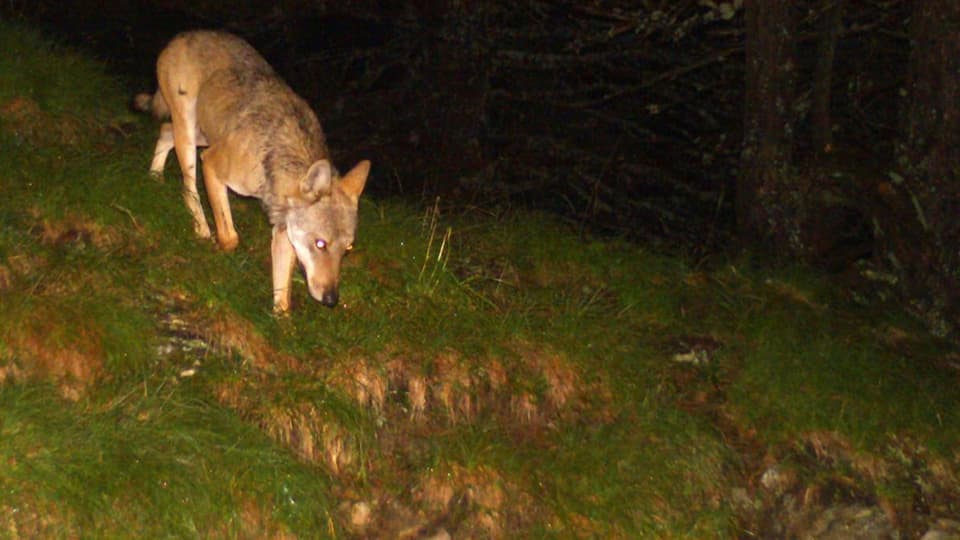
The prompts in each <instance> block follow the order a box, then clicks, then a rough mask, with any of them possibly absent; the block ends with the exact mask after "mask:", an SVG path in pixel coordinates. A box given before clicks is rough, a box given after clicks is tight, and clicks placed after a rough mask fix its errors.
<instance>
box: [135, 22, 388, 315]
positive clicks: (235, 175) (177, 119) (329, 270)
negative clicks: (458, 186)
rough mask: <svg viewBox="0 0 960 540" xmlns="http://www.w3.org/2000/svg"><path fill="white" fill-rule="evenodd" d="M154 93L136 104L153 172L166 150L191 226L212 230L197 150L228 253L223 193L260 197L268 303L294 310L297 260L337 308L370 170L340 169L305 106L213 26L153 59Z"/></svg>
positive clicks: (201, 232)
mask: <svg viewBox="0 0 960 540" xmlns="http://www.w3.org/2000/svg"><path fill="white" fill-rule="evenodd" d="M157 86H158V90H157V91H156V93H155V94H154V95H153V96H152V98H151V97H150V96H149V95H140V96H137V98H136V100H135V101H136V105H137V106H138V107H139V108H141V109H150V110H152V112H153V113H154V115H156V116H157V117H159V118H161V119H165V118H166V117H169V118H170V122H165V123H163V124H162V125H161V127H160V136H159V138H158V139H157V144H156V148H155V150H154V154H153V161H152V163H151V165H150V172H151V173H152V174H154V175H157V176H162V175H163V168H164V165H165V164H166V161H167V155H168V154H169V153H170V150H171V149H172V150H175V152H176V156H177V160H178V161H179V162H180V170H181V171H182V173H183V198H184V202H185V203H186V205H187V208H188V209H189V211H190V213H191V215H192V216H193V229H194V232H195V233H196V234H197V236H199V237H201V238H209V237H210V228H209V226H208V224H207V219H206V216H205V215H204V212H203V206H202V205H201V203H200V196H199V194H198V192H197V171H196V158H197V147H198V146H199V147H206V149H205V150H203V152H202V154H201V157H202V161H203V180H204V185H205V187H206V191H207V198H208V199H209V201H210V209H211V212H212V213H213V221H214V224H215V225H216V233H217V243H218V244H219V245H220V247H221V248H222V249H223V250H224V251H230V250H233V249H234V248H236V247H237V244H238V242H239V236H238V235H237V231H236V229H234V226H233V217H232V215H231V213H230V200H229V198H228V190H229V191H233V192H234V193H236V194H238V195H242V196H248V197H255V198H257V199H259V200H260V201H261V202H262V204H263V207H264V209H265V210H266V213H267V216H268V217H269V220H270V224H271V225H272V226H273V231H272V241H271V248H270V249H271V259H272V266H273V310H274V312H275V313H277V314H284V313H287V312H288V311H289V309H290V286H291V281H292V277H293V270H294V268H295V267H296V261H299V262H300V265H301V266H303V269H304V272H305V274H306V278H307V285H308V289H309V291H310V295H311V296H313V298H314V299H316V300H318V301H320V302H321V303H322V304H323V305H325V306H329V307H333V306H335V305H337V301H338V296H339V293H338V290H339V281H340V263H341V260H342V259H343V256H344V254H346V253H347V252H348V251H350V250H351V249H352V247H353V241H354V236H355V234H356V229H357V205H358V201H359V198H360V194H361V193H362V192H363V188H364V185H365V184H366V181H367V177H368V175H369V173H370V161H368V160H363V161H360V162H359V163H358V164H357V165H356V166H354V167H353V169H351V170H350V171H349V172H348V173H346V174H345V175H342V176H341V175H340V174H339V173H338V172H337V169H336V168H334V167H333V165H332V164H331V162H330V152H329V150H328V149H327V144H326V138H325V136H324V133H323V130H322V128H321V126H320V122H319V120H317V117H316V115H315V114H314V113H313V111H312V110H311V108H310V106H309V105H307V103H306V102H305V101H304V100H303V99H301V98H300V97H299V96H298V95H297V94H296V93H294V91H293V90H291V89H290V87H289V86H287V84H286V83H285V82H283V80H282V79H281V78H280V77H279V76H278V75H277V74H276V73H275V72H274V70H273V68H272V67H271V66H270V64H268V63H267V61H266V60H264V58H263V57H262V56H260V54H259V53H257V51H256V50H255V49H254V48H253V47H252V46H251V45H250V44H248V43H247V42H246V41H244V40H243V39H241V38H240V37H237V36H235V35H232V34H228V33H226V32H220V31H212V30H196V31H191V32H185V33H182V34H179V35H177V36H176V37H174V38H173V39H172V40H171V41H170V43H169V44H168V45H167V46H166V48H164V49H163V51H162V52H161V53H160V56H159V57H158V59H157Z"/></svg>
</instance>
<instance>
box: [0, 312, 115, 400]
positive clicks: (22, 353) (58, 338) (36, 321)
mask: <svg viewBox="0 0 960 540" xmlns="http://www.w3.org/2000/svg"><path fill="white" fill-rule="evenodd" d="M0 335H2V337H3V343H4V344H5V346H4V347H0V383H3V382H5V381H8V380H9V381H24V380H43V381H49V382H52V383H53V384H55V385H56V386H57V388H58V390H59V391H60V394H61V395H63V396H64V397H65V398H67V399H71V400H77V399H79V398H80V397H81V396H82V395H83V394H84V393H85V391H86V390H87V389H88V388H89V387H90V386H91V385H92V384H93V383H94V382H95V381H96V380H97V379H98V378H99V377H100V376H101V375H102V374H103V359H104V352H103V346H102V337H101V332H100V329H99V328H97V327H96V326H95V325H94V324H93V323H92V322H90V321H66V320H63V319H62V317H61V316H60V314H58V313H54V312H53V311H52V310H51V309H50V308H43V307H41V308H38V309H35V310H34V311H32V312H31V313H30V314H29V315H28V316H27V318H26V319H23V320H21V321H20V322H19V324H17V325H11V327H9V328H7V329H6V330H5V331H3V333H2V334H0Z"/></svg>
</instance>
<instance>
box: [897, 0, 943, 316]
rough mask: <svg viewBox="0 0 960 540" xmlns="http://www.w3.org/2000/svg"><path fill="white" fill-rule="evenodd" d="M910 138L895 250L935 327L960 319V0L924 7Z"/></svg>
mask: <svg viewBox="0 0 960 540" xmlns="http://www.w3.org/2000/svg"><path fill="white" fill-rule="evenodd" d="M911 24H912V26H911V28H910V32H911V43H912V50H911V56H910V78H909V82H908V102H907V103H906V105H905V110H906V113H907V114H906V117H905V133H904V139H903V143H902V145H901V147H900V149H899V156H898V157H899V158H900V163H901V164H903V165H904V171H905V173H906V175H905V176H906V184H905V188H906V189H901V190H900V191H901V192H900V196H901V197H903V198H909V199H910V200H909V204H904V206H905V207H907V208H912V209H913V210H914V214H913V215H912V216H909V217H908V218H907V223H904V224H902V225H901V236H908V240H907V241H900V242H896V243H894V244H893V245H890V246H887V248H888V252H889V253H890V254H892V255H893V257H894V260H896V261H898V262H899V264H900V268H899V269H898V270H899V274H900V277H901V283H902V285H903V287H904V292H906V294H907V295H908V296H909V298H910V300H911V304H912V305H913V306H914V307H916V308H917V309H919V310H920V311H921V313H922V314H923V315H924V316H925V318H926V319H927V322H928V323H930V324H931V325H932V326H933V328H934V329H936V330H938V331H939V332H940V333H948V332H950V331H951V330H952V329H955V328H956V327H957V323H958V322H960V248H958V246H960V219H958V218H960V185H958V174H960V39H958V37H957V36H958V28H960V2H957V1H956V0H925V1H923V2H916V3H915V4H914V9H913V20H912V23H911Z"/></svg>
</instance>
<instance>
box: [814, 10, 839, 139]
mask: <svg viewBox="0 0 960 540" xmlns="http://www.w3.org/2000/svg"><path fill="white" fill-rule="evenodd" d="M823 2H824V13H823V19H822V21H821V22H820V35H819V38H818V42H817V64H816V66H815V67H814V71H813V110H812V111H811V121H812V124H813V125H812V126H811V132H812V133H811V138H812V142H813V149H814V152H815V153H816V155H817V156H821V155H823V154H826V153H830V152H831V151H832V147H833V121H832V120H831V115H830V96H831V93H832V84H833V59H834V56H835V53H836V50H837V38H838V37H839V35H840V26H841V24H842V22H843V10H844V5H845V3H846V2H845V0H823Z"/></svg>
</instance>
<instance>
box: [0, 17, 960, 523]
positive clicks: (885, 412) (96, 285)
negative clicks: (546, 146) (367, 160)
mask: <svg viewBox="0 0 960 540" xmlns="http://www.w3.org/2000/svg"><path fill="white" fill-rule="evenodd" d="M0 48H2V50H4V51H5V54H4V55H3V56H0V114H2V115H4V116H3V117H2V118H0V171H3V172H2V173H0V192H2V193H3V197H2V198H0V410H2V411H3V414H2V415H0V462H2V463H5V464H7V465H8V466H6V467H2V468H0V536H2V537H11V538H19V537H64V538H66V537H111V538H112V537H129V538H144V537H150V538H152V537H167V536H169V537H197V536H200V537H226V538H245V537H282V536H284V535H286V536H297V537H302V538H313V537H351V536H354V535H363V534H380V533H382V534H384V535H387V536H390V535H397V534H400V533H401V532H403V531H410V530H413V529H416V528H418V527H423V528H425V529H430V528H431V527H434V528H435V527H439V526H442V527H444V528H446V529H447V530H449V531H450V532H451V533H452V534H453V535H454V537H455V538H457V537H485V536H493V537H497V536H502V537H514V536H520V537H560V538H567V537H604V538H606V537H621V538H634V537H638V536H643V537H665V538H704V537H717V538H727V537H735V536H737V535H738V534H742V531H741V530H740V529H739V527H740V526H741V523H742V522H743V516H739V515H738V514H737V512H738V510H737V509H736V508H735V505H734V504H733V503H732V502H731V496H730V494H731V490H732V489H733V488H735V487H745V486H747V487H749V486H750V485H751V482H752V481H753V479H755V478H757V477H758V476H759V475H760V474H761V473H762V472H763V467H764V466H765V465H764V463H762V462H761V461H760V460H759V459H757V458H756V456H757V455H765V456H767V458H768V459H774V460H778V461H780V462H783V463H802V464H804V465H803V467H800V469H801V474H802V475H807V476H806V477H804V478H801V480H800V483H801V485H807V484H812V485H816V484H817V482H820V481H821V479H823V478H828V479H829V478H838V477H841V476H842V477H844V478H846V477H847V476H849V475H851V474H855V475H858V476H857V477H856V478H857V480H858V481H861V482H862V484H863V487H862V488H861V490H860V491H859V492H858V493H860V494H862V495H864V496H865V497H868V498H869V497H874V496H879V497H884V498H886V499H888V500H892V504H894V505H895V506H897V507H898V508H909V507H910V505H911V504H912V500H911V497H912V496H913V495H912V494H913V493H914V492H916V490H914V489H913V488H914V487H915V486H914V484H912V483H911V482H913V480H912V478H914V476H923V477H925V478H926V477H936V475H935V474H933V473H931V472H930V471H939V472H938V473H937V474H941V477H942V476H943V474H945V473H943V471H947V472H949V471H956V470H957V467H958V463H957V460H958V457H957V455H956V454H955V453H954V450H953V449H954V448H956V447H957V444H958V443H960V425H958V422H960V420H958V419H957V416H956V415H955V414H951V412H952V411H953V410H954V409H955V406H956V403H957V402H958V398H960V390H958V389H957V385H956V384H955V381H956V372H955V371H951V370H949V369H948V368H945V367H943V366H944V364H945V362H943V361H942V360H943V359H944V358H947V357H948V355H950V354H955V353H954V352H952V350H951V349H950V348H948V347H946V346H945V345H943V344H940V343H937V342H935V341H934V340H932V339H930V338H928V337H926V336H925V335H924V334H923V333H922V332H921V331H920V330H918V328H917V327H915V326H914V325H913V324H912V323H910V322H909V321H906V320H904V319H903V318H902V317H901V316H900V315H899V314H898V313H897V312H895V311H884V312H868V311H865V310H864V309H863V308H858V307H855V306H852V305H850V304H849V303H848V302H847V301H846V300H845V299H844V297H843V295H842V294H840V293H838V292H836V285H835V284H832V283H830V282H829V281H827V280H826V279H824V278H821V277H819V276H816V275H815V274H814V273H812V272H811V271H808V270H803V269H799V270H798V269H786V270H784V269H781V270H770V269H769V268H768V267H766V266H764V265H762V264H759V263H755V262H750V261H744V260H731V261H726V262H725V263H723V264H718V265H716V266H715V267H712V268H706V269H698V268H694V267H692V266H691V265H690V264H689V262H688V261H685V260H683V259H681V258H677V257H672V256H666V255H660V254H656V253H653V252H651V251H650V250H648V249H645V248H644V247H643V246H637V245H632V244H628V243H624V242H620V241H616V240H595V239H589V238H582V237H579V236H577V235H576V234H574V233H573V232H572V231H570V230H569V228H567V227H565V226H564V225H561V224H559V223H558V222H557V221H556V220H554V219H552V218H551V217H549V216H545V215H541V214H531V213H524V212H516V211H514V212H506V213H501V212H497V211H494V210H484V211H479V210H475V211H472V212H467V213H463V212H451V211H448V210H446V209H445V208H444V206H443V205H433V204H427V205H424V206H423V207H418V206H415V205H411V204H410V203H406V202H401V201H395V200H374V199H369V198H367V199H364V200H363V201H362V205H361V225H360V230H359V233H358V242H357V248H356V249H355V250H354V253H353V254H352V255H351V256H350V258H349V259H348V261H347V262H346V267H345V269H344V275H343V285H342V289H341V299H342V302H343V304H342V305H341V306H340V307H338V308H337V309H335V310H330V309H327V308H324V307H322V306H321V305H319V304H318V303H317V302H314V301H312V300H311V299H310V298H309V295H308V294H307V292H306V286H305V284H304V282H303V280H302V278H301V277H299V274H298V277H297V279H296V281H295V283H294V288H295V290H294V311H293V313H292V314H291V316H290V317H288V318H282V319H277V318H275V317H273V316H272V314H271V301H272V299H271V292H270V275H269V273H270V259H269V236H270V233H269V225H268V224H267V221H266V218H265V216H264V215H263V212H262V211H261V209H260V206H259V204H258V203H257V202H256V201H252V200H237V199H234V203H233V206H234V212H235V220H236V223H237V228H238V231H239V233H240V235H241V244H240V247H239V248H238V249H237V250H236V251H235V252H233V253H229V254H225V253H221V252H219V251H218V250H217V249H216V248H215V247H214V246H213V244H212V243H209V242H202V241H198V240H196V239H195V238H194V237H193V234H192V227H191V223H190V218H189V216H188V214H187V211H186V210H185V208H184V207H183V203H182V200H181V198H180V183H179V178H178V176H177V167H176V165H175V163H174V160H173V159H171V161H170V163H168V166H167V172H166V177H167V179H166V180H165V181H163V182H158V181H156V180H154V179H152V178H150V177H149V176H148V174H147V173H146V169H147V166H148V164H149V156H150V152H151V150H152V148H153V143H154V137H155V134H156V126H155V125H154V123H153V122H152V121H151V120H150V119H147V118H139V117H133V116H130V115H129V114H128V113H127V112H126V108H125V104H126V102H127V99H128V96H127V95H126V94H125V93H124V90H123V89H122V88H120V86H119V85H118V84H117V83H116V82H115V81H114V80H112V79H111V78H110V77H109V76H107V75H106V74H105V73H104V70H103V68H102V66H100V65H98V64H96V63H94V62H92V61H90V60H87V59H86V58H85V57H84V56H83V55H81V54H78V53H74V52H71V51H69V50H66V49H65V48H63V47H59V46H54V45H51V44H50V42H49V41H48V40H47V39H45V38H42V37H40V36H38V35H36V34H35V33H33V32H31V31H29V30H27V29H24V28H22V27H19V26H17V25H15V24H11V23H0ZM6 51H10V52H6ZM81 128H82V129H81ZM378 180H379V179H378V177H377V176H374V177H373V178H372V180H371V181H373V182H376V181H378ZM178 339H179V340H180V341H177V340H178ZM181 342H189V343H193V344H194V345H195V347H194V348H192V349H191V348H184V349H182V350H181V349H177V347H173V348H172V352H170V349H171V343H174V344H176V343H181ZM198 343H199V345H197V344H198ZM698 344H701V345H698ZM703 344H705V345H703ZM697 347H700V348H701V349H703V350H700V352H699V353H698V354H702V355H705V357H706V358H707V361H706V363H704V364H702V365H690V364H683V363H679V362H676V361H675V359H677V358H683V356H682V355H684V354H686V353H690V352H691V350H693V349H696V348H697ZM698 350H699V349H698ZM164 351H167V352H164ZM824 434H829V437H830V440H832V441H836V444H837V445H838V447H841V448H842V449H843V452H840V451H839V450H835V451H834V452H833V453H832V454H830V456H828V457H829V458H830V459H829V460H828V459H824V460H822V461H823V462H820V463H818V465H816V466H812V465H808V462H809V460H806V461H805V459H806V458H805V456H806V448H808V447H809V446H810V445H811V444H813V443H811V441H814V442H816V441H822V440H824V437H825V435H824ZM817 437H819V439H818V438H817ZM905 441H908V442H905ZM821 446H822V444H821ZM745 448H748V449H749V448H752V450H750V451H747V452H746V453H744V449H745ZM829 450H830V449H827V450H824V449H823V448H822V447H818V451H819V452H821V454H822V453H823V452H827V453H830V452H829ZM906 454H909V455H910V456H921V457H917V458H916V459H913V458H910V459H907V458H905V457H904V455H906ZM838 456H839V457H838ZM866 458H871V459H874V460H879V461H880V462H883V463H885V464H886V465H887V468H885V469H884V468H882V467H880V468H876V469H877V470H881V471H886V472H883V473H876V474H872V475H871V474H868V472H864V471H866V468H865V467H864V466H862V463H863V462H864V461H863V460H864V459H866ZM907 462H909V468H904V466H903V463H907ZM934 464H935V465H936V466H935V467H934ZM850 470H854V471H857V472H855V473H851V472H850ZM925 475H926V476H925ZM931 475H932V476H931ZM946 476H947V477H949V474H946ZM943 489H947V488H943ZM760 499H761V497H760V496H759V495H757V500H760ZM364 505H365V506H364ZM364 507H365V508H369V509H370V510H371V517H370V518H369V520H368V521H366V522H363V520H360V521H361V522H360V523H351V513H353V512H355V511H356V510H357V509H358V508H364ZM361 513H362V512H361ZM748 520H749V519H748ZM425 532H429V530H425Z"/></svg>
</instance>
